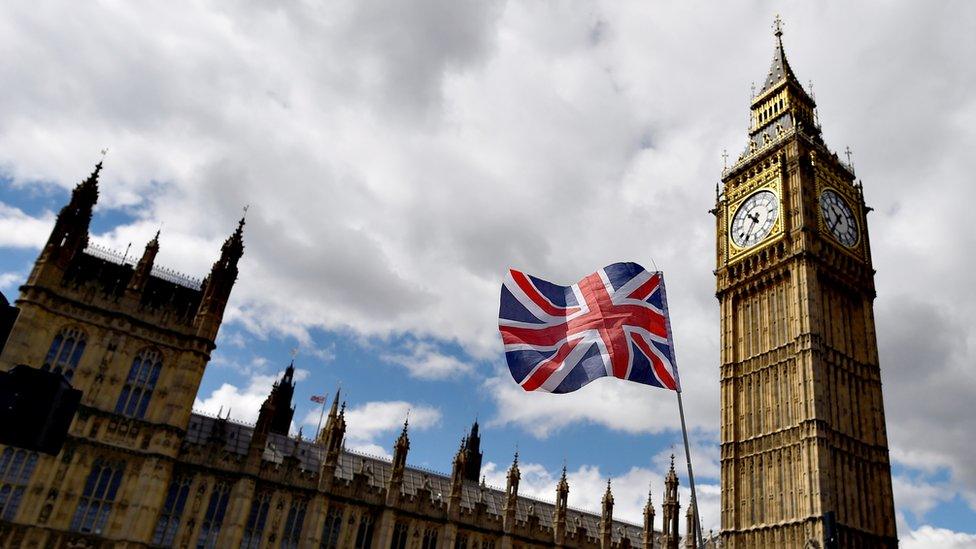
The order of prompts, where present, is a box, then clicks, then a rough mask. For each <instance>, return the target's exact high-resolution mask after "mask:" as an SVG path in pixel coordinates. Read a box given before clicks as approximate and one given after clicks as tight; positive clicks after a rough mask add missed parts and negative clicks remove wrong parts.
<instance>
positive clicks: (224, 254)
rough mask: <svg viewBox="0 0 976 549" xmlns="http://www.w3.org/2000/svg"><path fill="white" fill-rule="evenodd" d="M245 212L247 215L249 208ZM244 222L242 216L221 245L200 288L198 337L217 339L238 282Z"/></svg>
mask: <svg viewBox="0 0 976 549" xmlns="http://www.w3.org/2000/svg"><path fill="white" fill-rule="evenodd" d="M244 212H245V215H246V213H247V209H246V208H245V210H244ZM244 222H245V218H244V217H243V216H242V217H241V220H240V221H239V222H238V223H237V229H236V230H235V231H234V233H233V234H231V235H230V236H229V237H227V240H225V241H224V244H223V246H221V248H220V258H219V259H218V260H217V261H216V263H214V264H213V267H212V268H211V269H210V274H209V275H207V278H206V279H205V280H204V281H203V285H202V287H201V291H202V292H203V298H202V299H201V300H200V307H199V309H197V316H196V319H195V320H194V324H195V325H196V327H197V332H198V334H199V335H202V336H204V337H207V338H209V339H211V340H214V339H216V337H217V330H218V329H219V328H220V322H221V321H222V320H223V316H224V308H225V307H226V306H227V300H228V299H229V298H230V291H231V290H232V289H233V287H234V283H235V282H236V281H237V262H238V261H240V259H241V256H243V255H244Z"/></svg>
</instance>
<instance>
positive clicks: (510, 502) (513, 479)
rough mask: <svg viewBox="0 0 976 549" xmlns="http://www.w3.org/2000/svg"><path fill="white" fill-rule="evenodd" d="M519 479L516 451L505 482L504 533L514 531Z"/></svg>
mask: <svg viewBox="0 0 976 549" xmlns="http://www.w3.org/2000/svg"><path fill="white" fill-rule="evenodd" d="M521 478H522V474H521V473H520V472H519V466H518V451H516V452H515V458H514V459H513V460H512V466H511V467H509V468H508V479H507V480H506V482H505V504H504V506H503V508H502V509H503V512H504V529H505V532H506V533H508V532H511V531H512V530H514V529H515V509H516V507H517V506H518V488H519V479H521Z"/></svg>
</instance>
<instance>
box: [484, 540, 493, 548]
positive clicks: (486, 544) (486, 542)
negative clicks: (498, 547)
mask: <svg viewBox="0 0 976 549" xmlns="http://www.w3.org/2000/svg"><path fill="white" fill-rule="evenodd" d="M481 549H495V540H493V539H486V540H482V541H481Z"/></svg>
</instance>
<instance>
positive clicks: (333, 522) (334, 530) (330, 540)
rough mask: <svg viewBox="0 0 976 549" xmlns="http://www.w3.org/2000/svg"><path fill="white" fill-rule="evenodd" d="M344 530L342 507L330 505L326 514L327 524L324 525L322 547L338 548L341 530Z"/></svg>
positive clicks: (321, 548)
mask: <svg viewBox="0 0 976 549" xmlns="http://www.w3.org/2000/svg"><path fill="white" fill-rule="evenodd" d="M341 530H342V507H339V506H337V505H330V506H329V512H328V513H327V514H326V515H325V525H323V527H322V543H321V544H320V545H319V547H320V549H336V547H339V532H340V531H341Z"/></svg>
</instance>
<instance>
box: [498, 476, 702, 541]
mask: <svg viewBox="0 0 976 549" xmlns="http://www.w3.org/2000/svg"><path fill="white" fill-rule="evenodd" d="M508 468H509V465H508V464H506V465H499V464H496V463H494V462H488V463H486V464H485V465H484V466H483V467H482V473H483V474H484V476H485V480H486V482H487V483H488V484H489V485H491V486H494V487H496V488H503V487H504V486H505V483H506V476H507V474H508ZM519 472H520V473H521V475H522V476H521V479H520V480H519V495H523V496H529V497H533V498H536V499H540V500H544V501H548V502H552V501H554V500H555V497H556V483H557V482H558V481H559V475H560V472H559V471H550V470H548V469H546V468H545V467H544V466H542V465H540V464H537V463H519ZM666 472H667V468H666V467H665V468H663V469H661V470H654V471H652V470H650V469H647V468H642V467H633V468H631V469H630V470H628V471H627V472H626V473H624V474H622V475H618V476H612V477H610V482H611V489H612V491H613V499H614V507H613V517H614V518H615V519H618V520H624V521H627V522H632V523H634V524H638V525H642V524H643V523H644V505H645V504H646V503H647V493H648V489H650V490H651V492H652V500H653V503H654V508H655V510H656V511H657V518H656V521H657V524H656V526H655V527H656V528H657V529H660V528H661V504H662V501H663V497H664V474H665V473H666ZM566 479H567V481H568V482H569V505H570V506H571V507H576V508H578V509H584V510H587V511H591V512H596V513H599V511H600V509H601V505H602V501H603V494H604V491H605V490H606V487H607V475H605V474H603V473H602V472H601V471H600V468H599V466H596V465H581V466H579V467H578V468H576V469H575V470H569V471H567V474H566ZM679 479H680V481H681V482H682V483H683V484H679V488H678V498H679V501H680V504H681V517H680V518H681V525H682V528H683V527H684V524H685V522H684V512H685V510H687V505H688V502H689V501H690V500H691V490H690V489H689V488H688V487H687V482H686V477H685V476H684V475H683V474H681V473H680V472H679ZM696 489H697V492H698V501H699V507H700V509H699V515H700V516H701V519H702V527H703V530H705V531H708V530H709V529H718V526H719V509H720V496H719V487H718V486H717V485H714V484H696ZM682 534H684V531H683V530H682Z"/></svg>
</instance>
